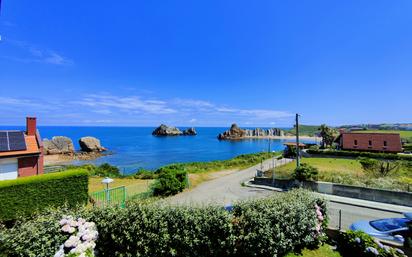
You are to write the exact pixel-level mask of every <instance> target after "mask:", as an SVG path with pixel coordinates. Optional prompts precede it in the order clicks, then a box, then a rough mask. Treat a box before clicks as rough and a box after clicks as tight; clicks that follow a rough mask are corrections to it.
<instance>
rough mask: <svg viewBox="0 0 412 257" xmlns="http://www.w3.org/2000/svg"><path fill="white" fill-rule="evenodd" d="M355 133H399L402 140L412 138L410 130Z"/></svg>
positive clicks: (362, 131)
mask: <svg viewBox="0 0 412 257" xmlns="http://www.w3.org/2000/svg"><path fill="white" fill-rule="evenodd" d="M354 132H355V133H399V134H400V135H401V138H404V139H406V138H412V131H410V130H361V131H354Z"/></svg>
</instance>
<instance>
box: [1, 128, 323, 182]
mask: <svg viewBox="0 0 412 257" xmlns="http://www.w3.org/2000/svg"><path fill="white" fill-rule="evenodd" d="M2 129H18V130H24V129H25V128H24V127H2ZM154 129H155V128H154V127H69V126H44V127H39V131H40V135H41V137H42V138H43V139H44V138H48V139H51V138H52V137H53V136H67V137H69V138H71V139H72V140H73V143H74V146H75V148H76V150H79V144H78V140H79V138H81V137H84V136H93V137H96V138H98V139H100V141H101V144H102V146H104V147H106V148H107V149H108V150H109V151H110V153H111V154H109V155H106V156H103V157H100V158H97V159H95V160H90V161H74V162H72V164H74V165H79V164H85V163H92V164H96V165H99V164H102V163H109V164H111V165H115V166H117V167H119V168H120V170H121V171H122V173H124V174H129V173H134V172H135V171H136V170H137V169H140V168H144V169H149V170H155V169H157V168H159V167H161V166H164V165H167V164H171V163H178V162H198V161H200V162H202V161H212V160H226V159H230V158H233V157H236V156H238V155H240V154H247V153H255V152H262V151H280V150H283V149H284V145H283V144H284V143H285V142H291V141H293V139H271V140H269V139H246V140H239V141H219V140H218V139H217V136H218V134H219V133H222V132H224V131H225V130H227V129H228V128H217V127H213V128H212V127H199V128H196V131H197V133H198V135H197V136H174V137H156V136H152V131H153V130H154ZM181 129H185V128H184V127H182V128H181ZM269 141H270V142H269ZM301 141H302V142H304V143H316V142H315V141H314V140H307V139H306V140H301Z"/></svg>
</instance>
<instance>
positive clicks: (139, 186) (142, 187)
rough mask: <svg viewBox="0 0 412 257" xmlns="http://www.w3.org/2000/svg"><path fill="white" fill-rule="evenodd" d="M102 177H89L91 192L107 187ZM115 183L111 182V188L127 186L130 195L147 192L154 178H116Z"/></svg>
mask: <svg viewBox="0 0 412 257" xmlns="http://www.w3.org/2000/svg"><path fill="white" fill-rule="evenodd" d="M102 179H103V178H101V177H90V178H89V193H93V192H97V191H102V190H104V189H105V185H103V184H102V182H101V181H102ZM113 180H114V181H113V183H111V184H110V188H114V187H119V186H125V187H126V190H127V195H128V197H132V196H134V195H137V194H140V193H144V192H146V191H147V190H148V189H149V187H150V185H151V183H153V180H150V179H135V178H114V179H113Z"/></svg>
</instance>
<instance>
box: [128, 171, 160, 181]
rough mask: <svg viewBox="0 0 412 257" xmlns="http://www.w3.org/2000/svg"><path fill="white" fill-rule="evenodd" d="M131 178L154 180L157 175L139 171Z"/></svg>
mask: <svg viewBox="0 0 412 257" xmlns="http://www.w3.org/2000/svg"><path fill="white" fill-rule="evenodd" d="M133 177H134V178H136V179H155V178H157V177H158V174H157V173H155V172H153V171H151V170H145V169H140V170H138V171H137V172H136V173H135V174H134V175H133Z"/></svg>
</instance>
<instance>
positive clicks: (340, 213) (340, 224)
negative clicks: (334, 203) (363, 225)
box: [339, 209, 342, 231]
mask: <svg viewBox="0 0 412 257" xmlns="http://www.w3.org/2000/svg"><path fill="white" fill-rule="evenodd" d="M341 230H342V210H341V209H339V231H341Z"/></svg>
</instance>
